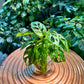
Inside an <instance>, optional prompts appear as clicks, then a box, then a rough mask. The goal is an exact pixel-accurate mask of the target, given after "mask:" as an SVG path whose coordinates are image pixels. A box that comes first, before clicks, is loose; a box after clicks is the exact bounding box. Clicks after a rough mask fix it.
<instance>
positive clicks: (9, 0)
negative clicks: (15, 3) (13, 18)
mask: <svg viewBox="0 0 84 84" xmlns="http://www.w3.org/2000/svg"><path fill="white" fill-rule="evenodd" d="M9 2H11V0H7V1H6V2H5V3H4V4H3V6H5V5H6V4H8V3H9Z"/></svg>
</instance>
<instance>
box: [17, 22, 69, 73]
mask: <svg viewBox="0 0 84 84" xmlns="http://www.w3.org/2000/svg"><path fill="white" fill-rule="evenodd" d="M31 29H32V32H24V33H20V32H19V33H18V34H17V37H18V36H25V35H30V37H31V38H30V39H29V40H28V42H26V43H24V44H23V45H22V47H21V49H24V48H25V47H26V50H25V52H24V55H23V60H24V62H25V63H26V65H31V64H33V65H35V66H36V67H37V69H38V70H40V71H41V72H42V73H46V72H47V71H48V70H47V69H49V67H48V63H49V61H51V60H52V61H55V62H63V61H65V56H64V52H65V49H66V50H67V52H69V47H68V43H67V41H66V39H65V38H64V37H63V36H62V35H60V34H58V33H57V32H56V31H55V30H54V29H52V28H51V29H46V27H45V25H43V24H42V23H40V22H38V21H35V22H32V23H31ZM51 64H52V63H51Z"/></svg>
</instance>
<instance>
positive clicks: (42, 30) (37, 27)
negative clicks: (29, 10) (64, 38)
mask: <svg viewBox="0 0 84 84" xmlns="http://www.w3.org/2000/svg"><path fill="white" fill-rule="evenodd" d="M31 28H32V30H33V31H34V33H35V34H36V35H38V36H39V37H43V36H44V35H46V32H47V31H46V27H45V26H44V25H43V24H42V23H40V22H38V21H36V22H32V23H31Z"/></svg>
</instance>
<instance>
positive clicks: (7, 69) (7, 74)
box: [0, 49, 84, 84]
mask: <svg viewBox="0 0 84 84" xmlns="http://www.w3.org/2000/svg"><path fill="white" fill-rule="evenodd" d="M24 50H25V49H24ZM24 50H21V51H20V49H17V50H16V51H14V52H13V53H11V54H10V55H9V56H8V57H7V58H6V60H5V61H4V62H3V64H2V66H0V84H84V61H83V60H82V59H81V58H80V56H78V55H77V54H76V53H75V52H73V51H72V50H70V53H69V54H67V53H66V52H65V57H66V62H62V63H54V64H53V66H52V69H51V70H50V71H49V72H48V73H47V74H45V75H42V74H41V75H36V74H34V73H33V67H32V66H29V67H28V66H27V67H26V66H25V64H24V62H23V59H22V58H23V53H24Z"/></svg>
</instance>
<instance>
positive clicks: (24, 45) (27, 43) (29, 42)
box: [21, 41, 34, 50]
mask: <svg viewBox="0 0 84 84" xmlns="http://www.w3.org/2000/svg"><path fill="white" fill-rule="evenodd" d="M31 43H34V41H28V42H26V43H24V44H23V45H22V47H21V50H22V49H24V48H25V47H26V46H28V45H29V44H31Z"/></svg>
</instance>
